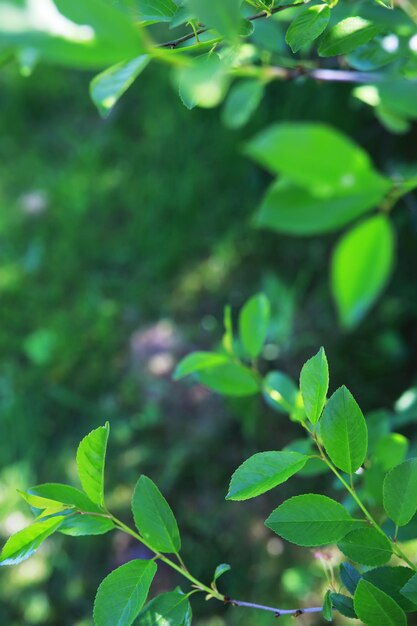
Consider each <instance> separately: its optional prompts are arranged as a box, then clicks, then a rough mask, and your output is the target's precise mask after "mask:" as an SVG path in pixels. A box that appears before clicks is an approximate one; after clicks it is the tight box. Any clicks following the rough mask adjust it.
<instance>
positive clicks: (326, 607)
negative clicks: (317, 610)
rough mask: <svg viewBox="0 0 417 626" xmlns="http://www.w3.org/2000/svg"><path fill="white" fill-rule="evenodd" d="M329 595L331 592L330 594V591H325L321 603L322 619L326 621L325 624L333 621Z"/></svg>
mask: <svg viewBox="0 0 417 626" xmlns="http://www.w3.org/2000/svg"><path fill="white" fill-rule="evenodd" d="M330 595H331V592H330V589H328V590H327V591H326V595H325V596H324V601H323V617H324V619H325V620H326V622H332V621H333V608H332V601H331V598H330Z"/></svg>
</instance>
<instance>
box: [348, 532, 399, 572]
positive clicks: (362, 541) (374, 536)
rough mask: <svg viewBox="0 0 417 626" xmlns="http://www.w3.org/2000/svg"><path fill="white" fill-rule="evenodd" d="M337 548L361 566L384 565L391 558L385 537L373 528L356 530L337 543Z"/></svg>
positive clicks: (388, 544) (390, 551)
mask: <svg viewBox="0 0 417 626" xmlns="http://www.w3.org/2000/svg"><path fill="white" fill-rule="evenodd" d="M337 547H338V548H339V550H341V552H343V554H344V555H346V556H347V557H348V559H350V560H351V561H353V562H354V563H361V564H362V565H369V566H375V565H384V564H385V563H388V561H389V560H390V558H391V556H392V548H391V544H390V542H389V541H388V539H387V537H384V536H383V535H381V534H380V533H379V532H378V531H376V530H375V528H357V529H356V530H352V532H350V533H348V534H347V535H346V537H344V538H343V539H342V541H339V543H338V544H337Z"/></svg>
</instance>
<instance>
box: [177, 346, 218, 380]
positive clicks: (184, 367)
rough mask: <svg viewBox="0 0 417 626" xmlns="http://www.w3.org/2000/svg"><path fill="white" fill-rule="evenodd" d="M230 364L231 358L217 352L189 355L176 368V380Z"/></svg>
mask: <svg viewBox="0 0 417 626" xmlns="http://www.w3.org/2000/svg"><path fill="white" fill-rule="evenodd" d="M225 363H230V357H228V356H226V355H225V354H217V353H216V352H192V353H191V354H187V356H186V357H184V358H183V359H182V360H181V361H180V362H179V363H178V365H177V367H176V368H175V373H174V380H179V379H180V378H184V376H188V375H189V374H194V373H195V372H200V371H202V370H207V369H210V368H211V367H217V366H218V365H224V364H225Z"/></svg>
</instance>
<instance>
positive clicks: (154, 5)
mask: <svg viewBox="0 0 417 626" xmlns="http://www.w3.org/2000/svg"><path fill="white" fill-rule="evenodd" d="M135 4H136V7H137V11H138V16H139V18H140V19H141V20H143V21H147V22H170V21H171V20H172V18H173V17H174V15H175V13H176V12H177V8H178V7H177V5H176V4H175V2H173V0H136V3H135Z"/></svg>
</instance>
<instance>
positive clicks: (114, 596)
mask: <svg viewBox="0 0 417 626" xmlns="http://www.w3.org/2000/svg"><path fill="white" fill-rule="evenodd" d="M156 569H157V568H156V563H155V562H154V561H142V560H139V559H137V560H135V561H129V563H126V564H125V565H122V566H121V567H119V568H117V569H116V570H114V571H113V572H111V574H109V575H108V576H107V577H106V578H105V579H104V580H103V582H102V583H101V585H100V587H99V588H98V590H97V595H96V599H95V602H94V624H95V626H116V624H117V626H131V624H133V622H134V621H135V619H136V617H137V616H138V614H139V612H140V610H141V608H142V607H143V605H144V604H145V602H146V598H147V596H148V592H149V587H150V586H151V583H152V580H153V578H154V576H155V574H156Z"/></svg>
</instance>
